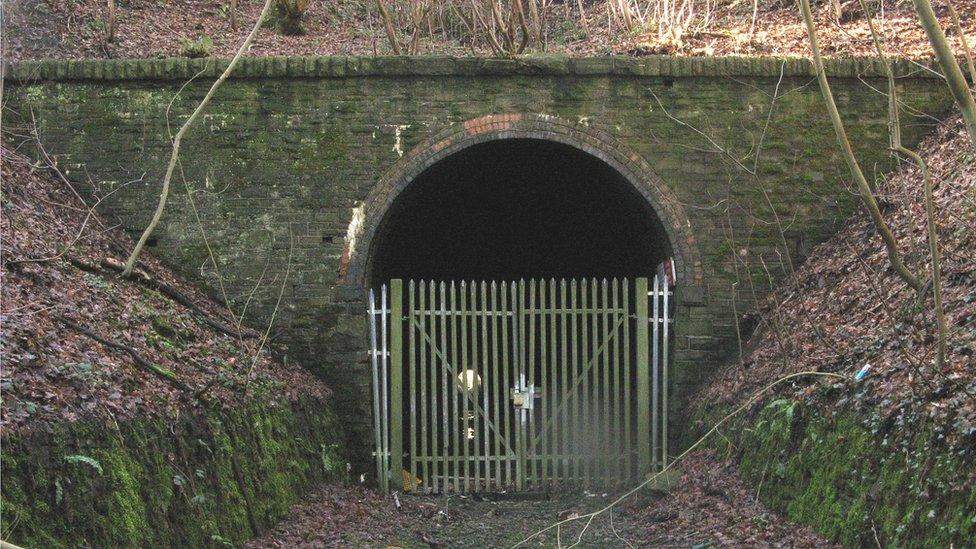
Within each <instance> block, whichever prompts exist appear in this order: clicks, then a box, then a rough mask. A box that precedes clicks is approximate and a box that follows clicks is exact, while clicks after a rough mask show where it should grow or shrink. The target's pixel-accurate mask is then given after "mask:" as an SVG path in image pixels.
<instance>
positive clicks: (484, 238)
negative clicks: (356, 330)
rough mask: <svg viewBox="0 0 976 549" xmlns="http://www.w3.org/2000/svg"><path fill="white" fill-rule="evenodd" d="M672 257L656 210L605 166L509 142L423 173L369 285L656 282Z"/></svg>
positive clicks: (383, 239)
mask: <svg viewBox="0 0 976 549" xmlns="http://www.w3.org/2000/svg"><path fill="white" fill-rule="evenodd" d="M670 255H671V249H670V243H669V242H668V239H667V235H666V233H665V231H664V229H663V227H662V225H661V222H660V221H659V220H658V218H657V216H656V215H655V213H654V211H653V209H652V208H651V207H650V205H649V204H648V203H647V201H646V200H645V199H644V198H643V197H642V196H641V195H640V194H639V193H638V192H637V190H636V189H634V188H633V187H632V186H631V185H630V183H628V182H627V180H626V179H625V178H624V177H623V176H622V175H620V173H618V172H617V171H616V170H615V169H614V168H612V167H611V166H610V165H608V164H606V163H605V162H603V161H602V160H600V159H599V158H597V157H595V156H592V155H590V154H588V153H586V152H584V151H581V150H579V149H577V148H575V147H571V146H569V145H564V144H562V143H557V142H552V141H545V140H537V139H505V140H494V141H490V142H487V143H481V144H478V145H474V146H471V147H468V148H466V149H464V150H462V151H459V152H457V153H455V154H453V155H451V156H449V157H447V158H445V159H444V160H441V161H440V162H438V163H436V164H434V165H433V166H431V167H430V168H428V169H427V170H426V171H424V172H423V173H421V174H420V175H419V176H418V177H417V178H416V179H415V180H414V181H413V182H411V184H410V185H409V186H408V187H407V188H406V189H405V190H404V191H403V192H402V193H401V194H400V195H399V196H398V198H397V199H396V201H395V202H394V204H393V205H392V206H391V208H390V210H389V212H388V213H387V215H386V217H385V218H384V219H383V221H382V222H381V224H380V227H379V230H378V232H377V235H376V237H375V238H374V239H373V246H372V250H371V253H370V258H369V266H368V276H367V283H368V284H369V285H370V286H376V285H378V284H382V283H385V282H387V281H388V280H390V279H391V278H403V279H415V280H421V279H423V280H517V279H520V278H540V277H541V278H551V277H555V278H581V277H597V278H604V277H606V278H610V277H636V276H652V275H653V274H654V271H655V268H656V267H657V265H658V264H659V263H660V262H661V261H663V260H664V259H665V258H667V257H669V256H670Z"/></svg>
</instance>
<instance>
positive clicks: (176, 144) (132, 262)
mask: <svg viewBox="0 0 976 549" xmlns="http://www.w3.org/2000/svg"><path fill="white" fill-rule="evenodd" d="M273 1H274V0H265V2H264V7H263V8H262V9H261V14H260V15H259V16H258V20H257V21H255V23H254V27H253V28H252V29H251V33H250V34H248V35H247V38H246V39H245V40H244V43H243V44H241V47H240V49H238V50H237V53H236V54H235V55H234V58H233V59H231V60H230V63H229V64H228V65H227V68H226V69H224V72H223V73H222V74H221V75H220V77H219V78H217V81H216V82H214V83H213V85H212V86H210V90H209V91H207V95H205V96H204V97H203V100H202V101H200V104H199V105H197V108H196V109H194V111H193V113H192V114H190V117H189V118H187V120H186V122H184V123H183V126H182V127H181V128H180V130H179V131H178V132H176V137H175V138H173V152H172V155H171V156H170V159H169V165H168V166H167V167H166V175H165V176H164V177H163V188H162V190H161V191H160V194H159V203H158V204H157V205H156V211H155V213H153V217H152V219H151V220H150V221H149V225H148V226H146V229H145V230H144V231H143V232H142V236H140V237H139V241H138V242H136V246H135V248H133V249H132V253H131V254H130V255H129V259H127V260H126V262H125V270H124V271H123V274H125V275H126V276H128V275H130V274H132V270H133V269H134V268H135V266H136V261H137V260H138V259H139V253H140V252H142V248H143V246H145V245H146V241H147V240H149V236H150V235H152V233H153V230H155V228H156V225H157V224H159V220H160V219H161V218H162V217H163V211H164V210H165V209H166V200H167V198H168V197H169V183H170V180H171V179H172V178H173V170H175V169H176V160H177V159H178V158H179V155H180V143H181V142H182V141H183V136H184V135H185V134H186V132H187V130H189V129H190V126H192V125H193V122H195V121H196V119H197V117H198V116H200V113H201V112H203V110H204V109H205V108H206V107H207V104H209V103H210V99H211V98H213V96H214V93H216V92H217V89H218V88H219V87H220V85H221V84H223V83H224V80H227V78H228V77H229V76H230V74H231V73H232V72H234V68H235V67H236V66H237V63H238V61H240V60H241V56H242V55H243V54H244V52H245V51H247V49H248V48H249V47H250V46H251V43H252V42H253V41H254V37H255V36H257V34H258V31H259V30H260V29H261V25H262V24H263V23H264V19H265V17H266V16H267V15H268V10H269V9H270V8H271V4H272V2H273Z"/></svg>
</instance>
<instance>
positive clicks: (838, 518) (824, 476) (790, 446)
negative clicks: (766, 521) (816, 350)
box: [740, 400, 976, 547]
mask: <svg viewBox="0 0 976 549" xmlns="http://www.w3.org/2000/svg"><path fill="white" fill-rule="evenodd" d="M742 432H743V435H742V438H741V441H740V442H741V447H740V449H741V452H742V454H741V455H742V457H741V471H742V475H743V477H744V478H745V479H746V480H749V481H751V482H753V483H755V484H758V483H760V482H761V483H762V492H761V499H762V500H763V502H764V503H766V504H767V505H769V506H770V507H772V508H774V509H776V510H778V511H780V512H783V513H785V514H786V515H787V516H788V517H789V518H790V519H791V520H794V521H797V522H800V523H804V524H809V525H811V526H813V527H814V528H815V529H817V530H818V531H819V532H820V533H822V534H824V535H825V536H827V537H828V538H830V539H832V540H834V541H837V542H840V543H842V544H843V545H845V546H862V545H874V543H875V540H874V536H875V535H877V536H878V538H879V539H880V540H881V541H882V543H885V544H886V545H892V546H905V545H915V544H918V543H919V542H921V541H922V540H924V542H925V543H926V544H931V546H941V547H945V546H950V545H952V544H954V545H955V546H957V547H958V546H966V545H967V544H968V543H971V542H972V540H973V539H974V536H976V510H974V509H976V506H974V503H976V488H974V487H969V488H965V487H964V485H961V484H960V482H959V481H960V480H961V477H960V471H970V470H972V466H973V464H972V459H973V456H972V455H971V454H972V452H952V451H951V450H950V449H949V448H946V447H943V446H940V445H938V444H937V443H934V441H936V440H937V439H938V435H937V433H936V428H935V427H934V426H933V425H929V424H926V425H921V426H916V427H915V428H914V429H913V430H912V431H910V432H902V433H898V435H899V436H901V437H902V438H903V439H904V442H903V443H901V444H900V445H899V447H898V448H894V443H892V442H890V441H889V440H888V438H887V437H885V436H884V435H883V434H881V429H880V428H879V427H878V426H875V427H874V428H873V429H872V428H869V427H868V426H866V425H864V424H862V422H861V421H859V420H858V419H856V418H855V417H854V416H853V414H852V413H850V412H844V413H839V414H838V415H837V416H836V417H833V418H826V417H823V416H822V415H819V414H818V413H816V412H815V411H812V410H806V409H803V407H802V406H801V405H800V404H799V403H795V402H792V401H788V400H777V401H775V402H772V403H770V404H769V405H767V406H766V407H765V408H763V410H762V411H761V412H760V414H759V416H758V418H757V419H756V420H755V422H754V423H753V424H752V426H751V428H749V429H744V430H743V431H742Z"/></svg>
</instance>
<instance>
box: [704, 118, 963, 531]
mask: <svg viewBox="0 0 976 549" xmlns="http://www.w3.org/2000/svg"><path fill="white" fill-rule="evenodd" d="M919 153H920V154H921V155H922V157H923V158H925V160H926V162H927V164H928V166H929V168H930V169H931V171H932V175H933V177H934V178H935V184H936V188H935V199H936V207H935V211H936V213H937V227H938V233H939V242H940V246H941V250H940V252H941V257H942V267H943V275H944V277H943V298H944V307H945V313H946V317H947V320H948V327H949V330H948V357H947V358H948V360H947V363H946V365H945V366H944V367H943V368H942V369H936V368H935V366H934V354H935V345H936V337H935V336H936V334H935V320H934V315H933V313H932V298H931V292H927V293H926V294H925V295H923V296H922V298H919V296H918V295H917V294H916V293H915V292H914V291H912V290H911V289H910V288H909V287H908V286H907V285H906V284H905V283H904V282H903V281H901V280H900V279H899V278H898V277H897V275H896V274H895V273H894V271H893V270H892V269H891V268H890V264H889V263H888V259H887V255H886V253H885V250H884V246H883V244H882V242H881V239H880V237H878V236H877V234H876V231H875V230H874V229H873V227H872V225H871V222H870V220H869V219H867V217H866V216H864V217H857V218H855V219H854V220H852V222H851V224H850V225H849V226H848V227H847V228H846V229H844V230H843V231H841V232H840V233H839V234H838V235H836V236H835V237H834V238H832V239H831V240H830V241H828V242H826V243H825V244H823V245H821V246H820V247H818V248H817V249H816V250H815V251H814V253H813V254H812V255H811V256H810V257H809V258H808V260H807V262H806V263H805V264H804V265H803V267H802V268H801V269H799V270H798V271H797V273H796V275H795V276H794V277H793V278H792V279H791V280H790V281H789V283H788V284H786V285H784V287H783V288H781V289H780V290H778V291H777V292H776V293H775V294H774V295H773V296H771V297H770V298H769V299H768V300H767V301H766V302H765V303H764V304H763V305H762V306H761V307H760V308H759V309H758V310H757V311H756V312H755V313H753V314H752V315H750V316H751V318H747V319H746V323H749V324H752V323H755V324H758V326H759V328H758V331H757V333H756V334H755V335H754V336H753V337H752V338H751V340H750V341H749V342H748V343H746V344H745V348H744V352H743V355H742V356H743V359H742V360H741V361H737V362H736V363H734V364H731V365H730V366H729V367H728V368H727V369H726V370H725V371H724V372H721V373H720V374H718V375H717V376H716V377H715V378H714V379H712V380H711V383H710V384H709V385H708V386H707V387H706V388H704V389H703V390H702V391H700V393H699V394H698V395H697V399H696V403H695V407H696V410H697V413H698V414H699V415H700V416H701V417H708V418H711V417H715V416H717V415H720V414H722V413H723V412H722V411H723V410H727V409H728V408H730V407H732V406H734V405H736V404H738V403H740V402H742V401H744V400H745V399H746V398H748V397H749V396H750V395H751V394H753V393H754V392H755V391H756V390H758V389H759V388H760V387H762V386H764V385H766V384H768V383H769V382H771V381H772V380H775V379H778V378H779V377H781V376H784V375H787V374H790V373H794V372H801V371H819V372H838V373H843V374H846V375H850V376H854V375H855V374H856V373H859V372H860V373H861V374H862V376H863V379H862V380H860V381H857V382H854V383H850V384H835V385H832V386H823V385H820V386H818V385H815V384H810V383H807V382H804V381H803V380H798V382H797V383H795V384H793V386H792V389H790V388H786V389H783V390H782V391H781V394H780V395H779V397H780V398H778V399H776V400H774V402H772V403H770V404H769V405H767V406H766V407H765V408H764V409H762V410H761V411H760V410H754V411H753V412H754V414H753V415H752V417H750V418H749V419H748V420H747V421H746V424H747V426H748V427H749V429H747V430H746V431H745V433H744V434H743V436H742V437H741V439H739V440H738V441H737V443H738V444H741V446H740V447H739V451H740V452H741V456H742V465H743V474H744V475H745V476H746V477H747V478H749V479H750V480H752V481H754V482H760V483H762V482H764V483H765V484H764V486H766V488H764V490H765V491H766V495H767V496H766V501H767V503H771V504H772V505H773V507H774V508H776V509H779V510H782V511H786V512H787V513H788V515H789V516H790V517H791V518H793V519H796V520H800V521H802V522H807V523H810V524H813V525H815V526H816V527H817V528H818V529H820V530H821V531H822V532H824V533H827V534H828V535H830V536H831V537H833V538H834V539H837V540H841V541H844V542H845V543H848V544H858V543H873V538H874V537H875V536H877V537H878V538H879V539H880V541H881V542H896V543H905V542H907V541H910V540H919V539H927V540H933V541H934V540H939V541H942V542H944V543H952V542H956V543H958V542H959V540H966V539H968V540H969V541H972V537H971V536H973V535H976V516H974V515H973V513H972V509H973V504H974V502H976V467H974V463H976V452H974V448H976V256H974V255H973V252H972V251H973V249H976V155H974V152H973V149H972V148H971V147H970V146H969V144H968V137H967V135H966V132H965V128H964V126H963V124H962V122H961V120H960V119H959V118H954V119H952V120H950V121H948V122H946V123H944V124H943V125H942V126H941V127H940V129H939V131H938V132H937V134H936V135H934V136H932V137H931V138H929V139H928V140H926V141H925V142H924V143H923V144H922V146H921V147H920V151H919ZM921 179H922V178H921V176H920V174H919V172H918V170H917V168H915V167H914V166H913V165H910V164H906V165H904V166H903V168H902V169H900V170H898V171H897V172H896V173H894V174H893V175H892V176H890V177H888V178H886V179H884V180H882V181H879V182H878V193H879V197H880V198H881V202H882V204H883V206H884V217H885V219H886V220H887V221H888V223H889V226H890V227H891V228H892V231H893V233H894V235H895V237H896V238H897V240H898V243H899V246H900V248H901V251H902V253H903V254H904V256H905V258H906V261H908V262H909V263H910V264H911V266H912V267H913V268H915V269H916V270H917V271H921V272H926V271H927V268H926V265H924V263H922V262H924V261H926V260H927V257H926V255H927V254H926V253H925V251H926V249H927V248H926V234H925V217H924V216H925V214H924V210H923V201H922V198H921V194H922V181H921ZM743 252H745V253H747V251H745V250H744V251H743ZM741 283H742V284H746V285H747V284H749V281H745V280H744V281H741ZM755 412H759V413H758V415H756V414H755ZM703 426H706V425H704V424H703Z"/></svg>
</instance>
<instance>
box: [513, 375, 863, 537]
mask: <svg viewBox="0 0 976 549" xmlns="http://www.w3.org/2000/svg"><path fill="white" fill-rule="evenodd" d="M805 376H821V377H831V378H836V379H840V380H844V381H846V380H849V379H850V377H848V376H844V375H841V374H837V373H833V372H814V371H806V372H796V373H793V374H789V375H786V376H783V377H781V378H779V379H777V380H776V381H774V382H772V383H770V384H769V385H766V386H765V387H763V388H762V389H760V390H759V391H757V392H756V393H754V394H753V395H752V396H751V397H749V399H748V400H747V401H746V402H745V403H743V404H742V405H740V406H739V407H738V408H736V409H735V410H732V411H731V412H729V413H728V414H727V415H726V416H725V417H723V418H722V419H721V420H719V421H718V423H716V424H715V425H713V426H712V428H711V429H709V430H708V432H706V433H705V434H704V435H702V437H701V438H699V439H698V440H696V441H695V442H694V443H693V444H692V445H691V446H689V447H688V448H687V449H686V450H685V451H684V452H681V454H679V455H678V457H676V458H674V460H673V461H671V462H670V463H668V464H667V465H665V466H664V467H663V468H662V469H661V470H660V471H659V472H657V473H656V474H654V475H653V476H651V477H650V478H648V479H647V480H645V481H644V482H641V483H640V484H638V485H637V486H635V487H633V488H631V489H630V490H628V491H627V492H625V493H624V494H623V495H621V496H620V497H618V498H617V499H615V500H613V501H612V502H610V503H609V504H607V505H606V506H605V507H603V508H601V509H597V510H596V511H593V512H591V513H587V514H585V515H579V516H576V517H571V518H568V519H564V520H560V521H558V522H556V523H554V524H551V525H549V526H547V527H545V528H543V529H541V530H538V531H536V532H535V533H533V534H532V535H530V536H528V537H526V538H525V539H523V540H522V541H520V542H518V543H516V544H515V545H513V546H512V549H514V548H515V547H520V546H522V545H524V544H526V543H528V542H529V541H530V540H533V539H535V538H537V537H539V536H541V535H542V534H544V533H545V532H548V531H550V530H552V529H554V528H558V527H560V526H562V525H564V524H568V523H570V522H573V521H577V520H581V519H584V518H585V519H587V525H589V523H590V522H592V521H593V518H595V517H596V516H598V515H601V514H603V513H605V512H607V511H609V510H610V509H612V508H613V507H615V506H616V505H617V504H619V503H620V502H622V501H623V500H625V499H627V498H628V497H630V496H632V495H633V494H635V493H636V492H638V491H639V490H640V489H641V488H644V487H645V486H647V485H648V484H650V483H652V482H654V481H655V480H656V479H657V477H659V476H661V475H663V474H664V473H666V472H667V471H668V470H670V469H671V468H672V467H674V466H675V464H676V463H678V462H679V461H681V459H683V458H684V457H685V456H687V455H688V454H690V453H691V452H692V451H693V450H694V449H695V448H698V446H700V445H701V443H702V442H704V441H705V440H706V439H707V438H708V437H709V436H711V435H712V433H714V432H715V431H717V430H718V428H719V427H721V426H722V425H723V424H724V423H725V422H726V421H728V420H730V419H732V418H733V417H735V416H736V415H738V414H739V413H740V412H742V411H743V410H745V409H747V408H750V407H751V406H752V405H753V404H755V402H756V401H757V400H759V398H760V397H761V396H762V395H764V394H766V393H767V392H769V391H770V390H772V389H773V388H774V387H776V386H777V385H779V384H781V383H785V382H787V381H790V380H792V379H795V378H798V377H805Z"/></svg>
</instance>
